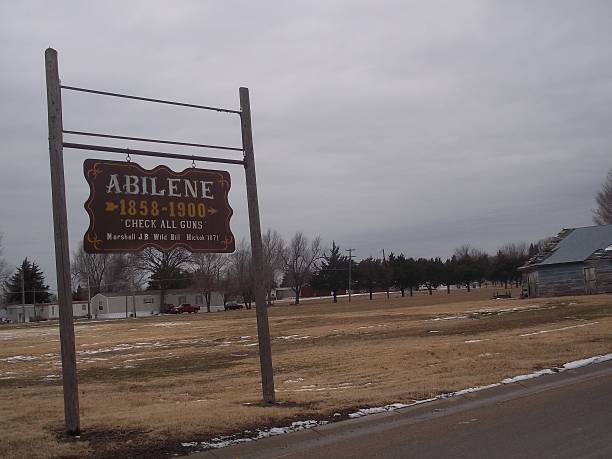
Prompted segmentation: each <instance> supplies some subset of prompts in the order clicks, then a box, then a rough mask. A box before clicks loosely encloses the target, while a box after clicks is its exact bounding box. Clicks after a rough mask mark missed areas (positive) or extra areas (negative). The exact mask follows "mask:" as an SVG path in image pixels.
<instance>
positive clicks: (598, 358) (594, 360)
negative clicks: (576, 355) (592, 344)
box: [562, 354, 612, 370]
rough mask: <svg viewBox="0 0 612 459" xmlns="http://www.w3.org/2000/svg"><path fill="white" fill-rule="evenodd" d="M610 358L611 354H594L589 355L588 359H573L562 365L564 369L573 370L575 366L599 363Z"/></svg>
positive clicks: (611, 358)
mask: <svg viewBox="0 0 612 459" xmlns="http://www.w3.org/2000/svg"><path fill="white" fill-rule="evenodd" d="M608 360H612V354H604V355H596V356H594V357H589V358H588V359H581V360H574V361H573V362H567V363H565V364H564V365H563V367H562V368H563V369H564V370H575V369H576V368H580V367H584V366H587V365H591V364H593V363H601V362H607V361H608Z"/></svg>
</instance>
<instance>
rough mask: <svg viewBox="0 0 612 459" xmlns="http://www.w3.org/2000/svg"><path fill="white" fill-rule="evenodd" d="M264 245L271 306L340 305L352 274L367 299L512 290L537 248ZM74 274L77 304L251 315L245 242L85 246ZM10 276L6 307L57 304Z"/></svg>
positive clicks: (41, 287) (26, 273)
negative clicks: (216, 298)
mask: <svg viewBox="0 0 612 459" xmlns="http://www.w3.org/2000/svg"><path fill="white" fill-rule="evenodd" d="M540 244H541V243H540ZM262 245H263V255H264V257H263V258H264V267H263V270H264V272H263V274H264V275H263V278H264V289H265V292H266V298H267V301H268V302H269V303H270V302H271V301H272V299H273V298H274V289H275V288H276V287H279V286H283V287H290V288H291V289H292V290H293V293H294V296H295V303H296V304H299V302H300V297H301V293H302V290H303V288H304V287H305V286H306V285H309V286H310V287H311V288H312V289H314V290H315V291H316V292H317V293H318V294H319V295H331V296H332V297H333V301H334V302H337V295H338V292H339V291H346V289H348V273H349V269H350V271H351V274H352V276H351V277H352V279H351V289H352V290H353V291H361V292H367V293H369V294H370V298H371V297H372V294H373V293H374V292H375V291H386V292H389V291H390V290H391V289H394V290H399V291H400V292H401V294H402V296H404V295H405V294H406V292H409V294H410V295H412V294H413V292H414V291H415V290H420V289H426V290H428V291H429V293H430V294H431V293H432V292H433V290H436V289H438V288H439V287H440V286H446V288H447V291H449V292H450V288H451V286H453V285H460V286H464V287H465V288H466V289H467V290H468V291H469V290H470V289H471V288H472V286H473V285H474V284H481V283H482V282H484V281H485V280H486V281H489V282H494V283H499V284H500V285H503V286H504V287H505V288H508V285H509V284H511V283H515V284H517V285H518V282H519V280H520V274H519V272H518V270H517V268H518V267H519V266H521V265H522V264H524V263H525V261H526V260H527V259H528V258H529V257H530V256H532V255H533V254H535V253H536V252H537V251H538V248H539V244H530V245H528V244H526V243H518V244H506V245H504V246H502V247H500V249H499V250H498V251H497V253H496V254H495V255H492V256H491V255H489V254H487V253H486V252H484V251H482V250H479V249H477V248H473V247H470V246H467V245H464V246H461V247H458V248H457V249H455V251H454V253H453V255H452V256H451V257H449V258H447V259H445V260H442V259H441V258H413V257H409V256H406V255H404V254H403V253H399V254H394V253H390V254H389V255H388V256H383V257H381V258H374V257H367V258H364V259H362V260H360V261H356V260H355V259H353V258H349V257H348V255H347V254H346V253H345V252H346V251H343V250H341V248H340V247H339V246H338V245H336V243H335V242H332V246H331V248H329V249H326V248H325V247H324V246H323V244H322V241H321V238H320V237H319V236H317V237H314V238H312V239H309V238H308V237H306V236H305V235H304V234H303V233H302V232H297V233H295V234H294V236H293V237H292V238H291V239H289V240H288V241H285V240H284V239H283V238H282V237H281V235H280V234H279V233H278V232H277V231H274V230H271V229H269V230H267V231H266V232H265V233H264V234H263V237H262ZM0 247H1V246H0ZM0 253H1V252H0ZM71 270H72V282H73V286H74V298H75V299H79V300H85V299H87V297H88V296H94V295H96V294H97V293H116V292H126V293H127V292H130V293H131V292H136V291H141V290H157V291H160V294H161V304H162V310H163V309H164V307H165V295H166V292H167V291H169V290H174V289H193V290H196V291H198V292H201V293H202V294H203V298H204V301H205V303H206V308H207V310H208V311H210V307H211V296H212V293H213V292H215V291H219V292H223V294H224V296H225V299H226V300H227V299H238V298H239V299H241V300H242V301H243V302H244V304H245V305H246V307H247V308H251V305H252V303H253V300H254V284H253V283H254V276H253V266H252V261H251V248H250V244H248V243H247V242H246V241H245V240H243V241H241V242H239V243H238V244H237V246H236V251H235V252H234V253H232V254H218V253H207V254H192V253H189V252H187V251H186V250H184V249H175V250H171V251H168V252H161V251H159V250H156V249H152V248H148V249H145V250H143V251H142V252H139V253H136V254H129V255H128V254H90V253H86V252H85V251H84V250H83V247H82V245H81V246H80V247H79V248H78V249H77V250H76V251H75V252H74V253H73V255H72V261H71ZM4 272H7V270H6V269H5V270H4ZM5 277H6V279H5V280H4V282H3V290H4V294H5V300H6V302H8V303H21V302H22V301H24V300H25V303H26V304H31V303H33V302H36V303H45V302H50V301H53V300H54V296H53V295H52V294H51V292H50V291H49V287H48V285H46V284H45V280H44V274H43V273H42V271H41V270H40V268H39V267H38V265H37V264H36V263H35V262H32V261H29V260H28V259H27V258H26V259H25V260H24V261H23V263H22V264H21V265H20V266H18V267H17V268H16V270H15V272H14V273H13V274H12V275H10V276H8V275H7V276H5Z"/></svg>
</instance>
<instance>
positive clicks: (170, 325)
mask: <svg viewBox="0 0 612 459" xmlns="http://www.w3.org/2000/svg"><path fill="white" fill-rule="evenodd" d="M178 325H191V322H163V323H161V324H147V325H143V327H176V326H178Z"/></svg>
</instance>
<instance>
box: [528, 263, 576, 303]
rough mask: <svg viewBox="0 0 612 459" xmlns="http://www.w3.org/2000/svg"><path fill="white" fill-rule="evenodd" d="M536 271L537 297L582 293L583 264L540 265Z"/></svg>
mask: <svg viewBox="0 0 612 459" xmlns="http://www.w3.org/2000/svg"><path fill="white" fill-rule="evenodd" d="M537 272H538V288H537V292H538V295H537V296H538V297H543V296H563V295H583V294H584V293H585V290H584V274H583V265H582V264H579V263H572V264H566V265H554V266H542V267H539V268H538V269H537Z"/></svg>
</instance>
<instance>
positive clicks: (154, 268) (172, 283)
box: [132, 248, 191, 312]
mask: <svg viewBox="0 0 612 459" xmlns="http://www.w3.org/2000/svg"><path fill="white" fill-rule="evenodd" d="M132 260H133V263H134V267H135V268H136V269H138V270H139V271H141V272H142V273H143V274H145V275H148V276H149V287H150V288H154V289H158V290H159V291H160V297H161V299H160V310H161V312H166V301H165V300H166V290H168V289H171V288H181V287H184V286H185V285H186V284H187V283H188V282H187V280H188V279H187V277H186V275H185V272H184V271H183V269H184V267H185V266H186V264H187V263H189V262H190V261H191V254H190V253H189V252H187V251H186V250H185V249H182V248H179V249H173V250H169V251H167V252H161V251H159V250H157V249H153V248H147V249H144V250H143V251H141V252H139V253H137V254H134V256H133V257H132Z"/></svg>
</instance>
